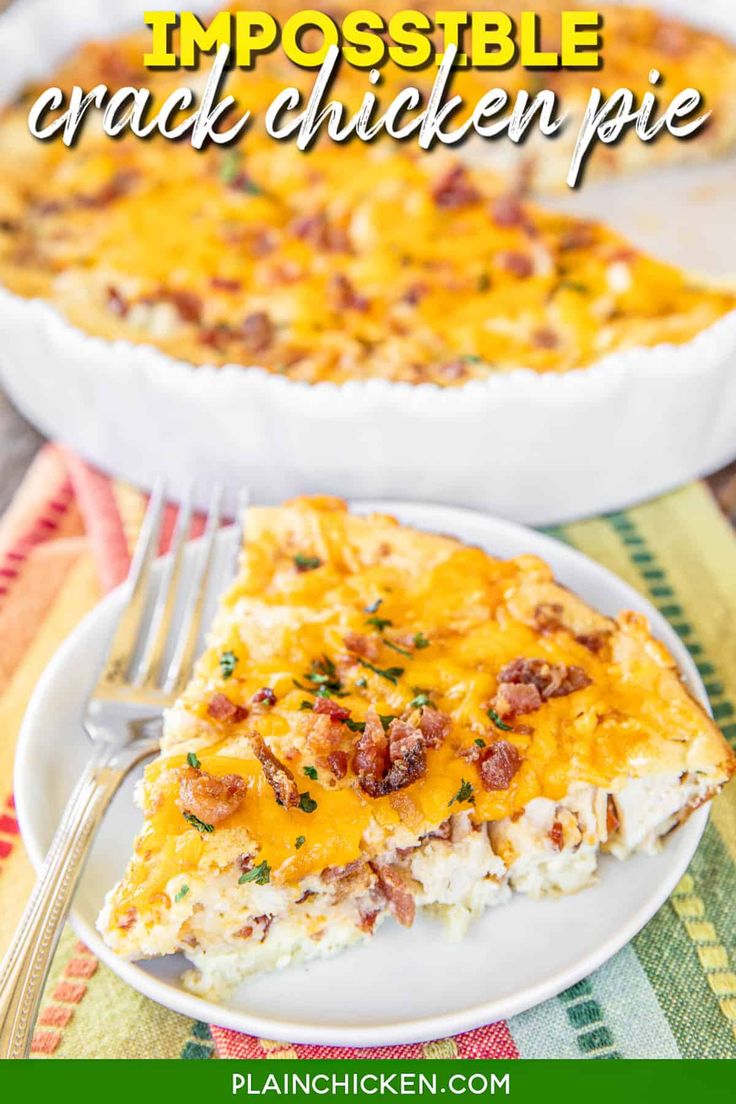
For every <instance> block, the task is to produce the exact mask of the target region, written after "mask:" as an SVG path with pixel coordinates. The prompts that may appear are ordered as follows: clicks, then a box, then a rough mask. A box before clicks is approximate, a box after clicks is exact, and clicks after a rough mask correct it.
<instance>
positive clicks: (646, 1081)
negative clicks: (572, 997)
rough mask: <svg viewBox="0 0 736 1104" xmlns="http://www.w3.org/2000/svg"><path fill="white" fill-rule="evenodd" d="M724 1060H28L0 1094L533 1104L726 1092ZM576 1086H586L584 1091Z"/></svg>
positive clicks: (10, 1070)
mask: <svg viewBox="0 0 736 1104" xmlns="http://www.w3.org/2000/svg"><path fill="white" fill-rule="evenodd" d="M735 1072H736V1066H734V1065H733V1064H731V1063H730V1062H725V1061H723V1062H721V1061H718V1062H707V1061H682V1062H678V1061H661V1062H656V1061H638V1062H637V1061H628V1062H627V1061H623V1062H622V1061H597V1062H596V1061H590V1062H583V1061H580V1062H574V1061H524V1060H520V1061H514V1062H494V1061H487V1060H478V1061H472V1060H470V1061H463V1062H460V1061H453V1060H444V1059H443V1060H437V1061H432V1060H430V1059H422V1060H405V1061H401V1060H375V1059H372V1060H365V1059H356V1060H345V1061H341V1060H337V1059H330V1060H320V1059H317V1060H290V1059H287V1060H279V1061H269V1060H265V1059H264V1060H262V1061H243V1062H239V1061H211V1062H192V1063H189V1062H182V1061H168V1062H162V1061H148V1062H146V1061H109V1060H104V1061H97V1062H95V1061H75V1060H72V1061H45V1060H41V1061H31V1062H4V1063H3V1064H2V1066H0V1100H8V1099H10V1096H9V1094H10V1093H11V1092H12V1093H13V1094H14V1099H16V1100H20V1099H22V1098H23V1095H24V1094H30V1096H31V1099H33V1100H46V1099H48V1100H54V1099H57V1098H62V1099H73V1100H74V1101H75V1104H79V1102H83V1104H86V1102H87V1101H90V1102H94V1104H98V1102H104V1104H116V1102H117V1101H121V1102H122V1101H125V1104H130V1101H131V1099H133V1100H135V1101H141V1102H142V1104H149V1101H154V1100H155V1101H156V1102H157V1104H158V1102H159V1101H161V1100H172V1099H175V1100H185V1101H191V1100H206V1102H207V1104H216V1102H218V1101H223V1102H224V1101H237V1102H238V1104H244V1102H246V1101H248V1102H251V1104H252V1102H255V1101H258V1102H263V1104H266V1102H268V1104H273V1102H277V1101H278V1102H282V1101H291V1100H294V1101H303V1100H308V1099H310V1098H313V1099H314V1100H315V1101H318V1100H322V1099H325V1098H327V1099H330V1100H337V1101H345V1102H347V1104H349V1102H352V1101H375V1100H377V1099H380V1100H382V1101H383V1100H412V1101H414V1100H417V1101H422V1102H427V1101H434V1100H435V1099H441V1100H443V1101H444V1102H447V1104H450V1102H453V1104H454V1102H455V1101H457V1102H463V1104H465V1102H478V1104H482V1102H483V1101H489V1100H495V1099H498V1100H506V1099H510V1100H513V1101H514V1102H516V1104H524V1102H527V1101H528V1102H530V1104H532V1102H533V1104H540V1102H542V1101H545V1102H546V1101H549V1102H551V1104H552V1102H554V1104H557V1102H558V1101H559V1100H564V1099H573V1100H581V1099H589V1100H594V1101H595V1104H605V1102H607V1101H611V1102H614V1101H615V1102H616V1104H628V1102H631V1104H638V1102H639V1101H647V1102H648V1101H651V1102H652V1104H656V1101H657V1100H658V1099H666V1101H667V1104H675V1102H678V1101H688V1102H690V1101H703V1102H708V1104H710V1102H711V1101H721V1100H723V1101H725V1100H729V1101H732V1100H734V1098H735V1092H734V1090H735V1087H736V1086H735V1082H734V1073H735ZM581 1094H589V1095H586V1097H585V1098H583V1097H582V1095H581Z"/></svg>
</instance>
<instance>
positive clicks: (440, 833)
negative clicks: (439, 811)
mask: <svg viewBox="0 0 736 1104" xmlns="http://www.w3.org/2000/svg"><path fill="white" fill-rule="evenodd" d="M451 835H452V824H451V821H450V818H449V817H448V818H447V820H443V821H442V823H441V824H438V825H437V827H436V828H434V829H433V830H432V831H431V832H427V834H426V836H423V837H422V838H423V839H441V840H449V838H450V836H451Z"/></svg>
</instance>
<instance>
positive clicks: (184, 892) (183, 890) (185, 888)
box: [174, 885, 189, 901]
mask: <svg viewBox="0 0 736 1104" xmlns="http://www.w3.org/2000/svg"><path fill="white" fill-rule="evenodd" d="M188 892H189V886H188V885H183V886H182V887H181V889H180V890H179V892H178V893H177V895H176V896H175V897H174V900H175V901H183V900H184V898H185V897H186V895H187V893H188Z"/></svg>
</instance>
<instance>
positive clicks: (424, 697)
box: [406, 686, 432, 709]
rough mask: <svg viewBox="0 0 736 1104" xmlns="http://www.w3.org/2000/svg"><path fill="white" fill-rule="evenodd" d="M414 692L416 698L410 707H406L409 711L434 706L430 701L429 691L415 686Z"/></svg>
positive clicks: (410, 703)
mask: <svg viewBox="0 0 736 1104" xmlns="http://www.w3.org/2000/svg"><path fill="white" fill-rule="evenodd" d="M414 691H415V694H416V697H413V698H412V699H411V701H410V702H409V704H408V706H407V707H406V708H407V709H421V707H422V706H424V705H431V704H432V702H431V701H430V697H429V691H428V690H420V689H419V687H418V686H415V687H414Z"/></svg>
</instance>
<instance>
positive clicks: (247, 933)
mask: <svg viewBox="0 0 736 1104" xmlns="http://www.w3.org/2000/svg"><path fill="white" fill-rule="evenodd" d="M252 934H253V927H252V925H251V924H244V925H243V927H242V928H238V930H237V931H236V932H235V933H234V938H235V939H250V937H251V936H252Z"/></svg>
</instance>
